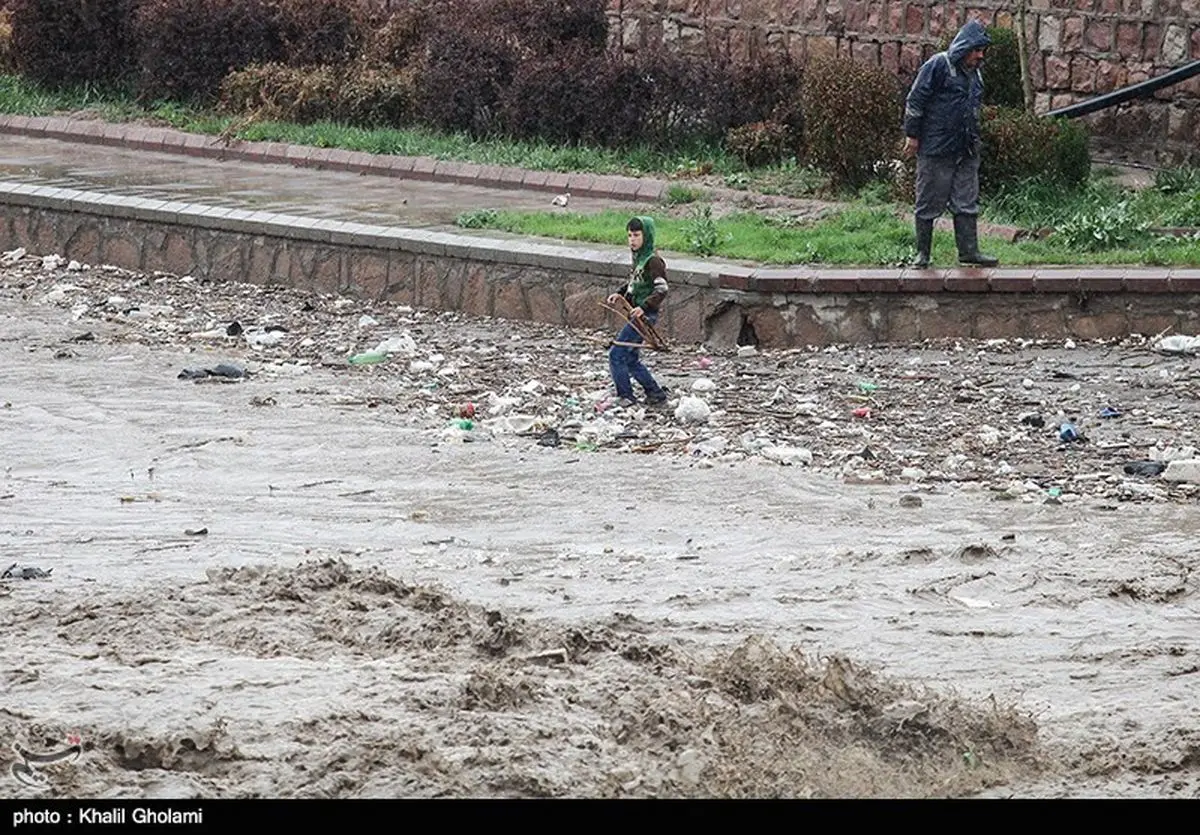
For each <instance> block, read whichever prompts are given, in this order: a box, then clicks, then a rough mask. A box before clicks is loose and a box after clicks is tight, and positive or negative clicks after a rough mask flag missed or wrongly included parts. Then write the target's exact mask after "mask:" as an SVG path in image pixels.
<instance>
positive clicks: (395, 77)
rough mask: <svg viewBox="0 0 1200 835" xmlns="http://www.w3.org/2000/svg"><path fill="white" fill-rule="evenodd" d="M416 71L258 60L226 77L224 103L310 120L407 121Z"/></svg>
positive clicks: (264, 115)
mask: <svg viewBox="0 0 1200 835" xmlns="http://www.w3.org/2000/svg"><path fill="white" fill-rule="evenodd" d="M413 98H414V96H413V84H412V79H411V74H406V73H404V72H398V71H395V70H381V69H378V68H374V67H370V66H368V65H366V64H364V63H358V64H352V65H349V66H342V67H330V66H324V67H289V66H286V65H284V64H278V63H273V64H261V65H260V64H256V65H253V66H250V67H247V68H246V69H244V70H238V71H236V72H233V73H230V74H229V75H228V76H226V78H225V80H224V81H223V82H222V83H221V91H220V100H219V105H220V107H221V109H222V110H224V111H226V112H231V113H253V114H254V115H255V116H256V117H258V118H261V119H274V120H278V121H287V122H295V123H297V124H302V125H303V124H311V123H313V122H341V123H345V124H350V125H357V126H360V127H384V126H399V125H403V124H406V123H407V122H408V121H409V120H410V119H411V117H412V112H413Z"/></svg>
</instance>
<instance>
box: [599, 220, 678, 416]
mask: <svg viewBox="0 0 1200 835" xmlns="http://www.w3.org/2000/svg"><path fill="white" fill-rule="evenodd" d="M625 230H626V232H628V234H629V249H630V251H631V252H632V253H633V268H632V269H631V270H630V272H629V281H628V283H627V284H626V285H625V287H624V288H622V289H621V290H619V291H618V292H616V293H613V294H612V295H611V296H609V297H608V303H609V304H617V303H618V302H619V301H620V300H621V299H622V298H624V299H625V300H626V301H628V302H629V304H630V305H631V306H632V307H633V309H632V310H631V311H630V312H629V319H630V321H629V323H627V324H626V325H625V327H623V328H622V329H621V332H620V333H619V334H617V338H616V340H615V341H614V342H615V344H614V345H613V346H612V347H611V348H609V349H608V367H609V371H610V372H611V373H612V379H613V384H614V385H615V386H616V388H617V398H618V401H619V403H620V405H622V406H633V405H635V404H636V403H637V398H636V397H634V395H633V383H632V382H631V378H632V379H633V380H637V382H638V385H640V386H641V387H642V388H643V389H644V390H645V392H646V402H647V403H648V404H650V405H660V404H663V403H666V402H667V392H666V390H665V389H664V388H663V387H662V386H660V385H659V384H658V383H657V382H656V381H655V379H654V377H653V376H652V375H651V374H650V370H649V369H648V368H646V366H645V365H643V364H642V360H641V356H640V353H639V352H640V349H639V348H636V347H631V345H633V344H637V343H641V342H642V335H641V334H640V333H638V330H637V328H635V327H634V326H633V323H634V322H636V321H637V320H639V319H645V321H647V322H649V323H650V324H651V325H653V324H654V323H655V322H657V321H658V314H659V312H660V309H661V306H662V303H663V300H664V299H665V298H666V296H667V289H668V288H667V264H666V262H665V261H663V259H662V256H660V255H659V254H658V253H657V252H655V251H654V219H653V218H650V217H634V218H631V219H630V221H629V223H627V224H626V225H625ZM621 343H628V344H621Z"/></svg>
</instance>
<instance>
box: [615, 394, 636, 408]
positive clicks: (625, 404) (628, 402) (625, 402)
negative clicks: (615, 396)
mask: <svg viewBox="0 0 1200 835" xmlns="http://www.w3.org/2000/svg"><path fill="white" fill-rule="evenodd" d="M617 405H618V406H620V407H621V408H622V409H631V408H633V407H634V406H636V405H637V401H636V400H633V399H632V398H629V397H622V398H621V399H620V400H618V401H617Z"/></svg>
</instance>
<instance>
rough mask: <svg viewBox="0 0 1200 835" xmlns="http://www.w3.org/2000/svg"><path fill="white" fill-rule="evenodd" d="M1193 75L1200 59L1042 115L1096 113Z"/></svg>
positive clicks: (1067, 116) (1198, 72)
mask: <svg viewBox="0 0 1200 835" xmlns="http://www.w3.org/2000/svg"><path fill="white" fill-rule="evenodd" d="M1193 75H1200V61H1192V62H1191V63H1188V64H1184V65H1183V66H1182V67H1176V68H1175V69H1173V70H1171V71H1170V72H1167V73H1164V74H1163V75H1160V76H1159V77H1158V78H1148V79H1146V80H1145V81H1139V82H1138V83H1137V84H1131V85H1129V86H1128V87H1122V88H1121V89H1120V90H1113V91H1112V92H1111V93H1105V94H1104V95H1102V96H1096V98H1094V99H1088V100H1087V101H1081V102H1076V103H1075V104H1071V105H1067V106H1066V107H1060V108H1058V109H1057V110H1051V111H1049V112H1048V113H1043V114H1042V115H1043V116H1045V117H1047V118H1051V117H1055V116H1061V117H1062V118H1064V119H1074V118H1076V117H1078V116H1086V115H1087V114H1089V113H1095V112H1096V111H1097V110H1106V109H1108V108H1110V107H1116V106H1117V105H1119V104H1124V103H1125V102H1127V101H1132V100H1133V99H1141V98H1147V97H1149V96H1151V95H1153V94H1154V93H1156V92H1158V91H1159V90H1161V89H1162V88H1164V87H1170V86H1171V85H1173V84H1178V83H1179V82H1181V81H1187V80H1188V79H1189V78H1191V77H1192V76H1193Z"/></svg>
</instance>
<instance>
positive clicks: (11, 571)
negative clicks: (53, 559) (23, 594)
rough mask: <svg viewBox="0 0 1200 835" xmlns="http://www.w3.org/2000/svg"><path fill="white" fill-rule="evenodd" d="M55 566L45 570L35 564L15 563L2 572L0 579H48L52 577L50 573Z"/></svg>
mask: <svg viewBox="0 0 1200 835" xmlns="http://www.w3.org/2000/svg"><path fill="white" fill-rule="evenodd" d="M52 571H54V569H53V568H51V569H49V570H43V569H41V568H38V567H36V566H33V565H20V564H18V563H15V562H14V563H13V564H12V565H10V566H9V567H8V568H6V569H4V572H3V573H0V580H47V579H49V578H50V573H51V572H52Z"/></svg>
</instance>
